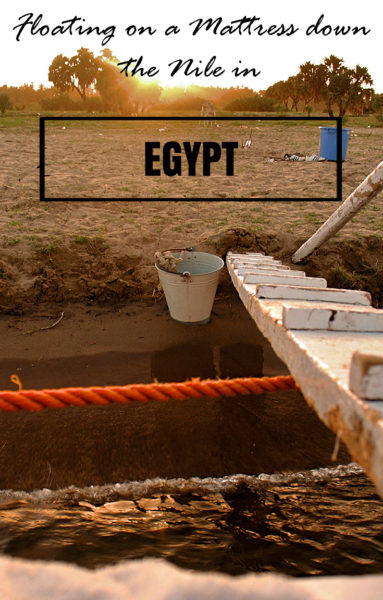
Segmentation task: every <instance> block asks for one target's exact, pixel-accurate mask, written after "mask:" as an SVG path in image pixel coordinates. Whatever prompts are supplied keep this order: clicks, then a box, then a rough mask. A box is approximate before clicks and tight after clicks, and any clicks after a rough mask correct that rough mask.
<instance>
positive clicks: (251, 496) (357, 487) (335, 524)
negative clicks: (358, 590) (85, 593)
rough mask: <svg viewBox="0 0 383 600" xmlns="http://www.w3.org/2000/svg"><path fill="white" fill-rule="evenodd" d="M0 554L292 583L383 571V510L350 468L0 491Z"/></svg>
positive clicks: (365, 482) (358, 471) (358, 472)
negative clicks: (271, 577)
mask: <svg viewBox="0 0 383 600" xmlns="http://www.w3.org/2000/svg"><path fill="white" fill-rule="evenodd" d="M0 550H1V551H2V552H4V553H6V554H10V555H12V556H19V557H24V558H33V559H43V560H60V561H67V562H74V563H77V564H79V565H82V566H87V567H99V566H102V565H109V564H113V563H116V562H119V561H121V560H123V559H133V558H142V557H148V556H151V557H161V558H164V559H167V560H169V561H171V562H173V563H175V564H177V565H179V566H182V567H184V568H191V569H195V570H215V571H223V572H226V573H231V574H242V573H248V572H251V571H257V572H261V571H274V572H280V573H286V574H289V575H294V576H300V575H322V574H330V575H332V574H362V573H378V572H382V571H383V503H382V502H381V500H380V499H379V497H378V496H377V495H376V493H375V490H374V487H373V486H372V485H371V484H370V483H369V482H368V480H366V478H365V477H364V475H363V471H362V470H361V469H360V468H359V467H358V466H357V465H355V464H351V465H347V466H343V467H337V468H334V469H317V470H313V471H306V472H302V473H294V474H291V475H287V476H286V475H260V476H258V477H251V476H244V475H235V476H231V477H225V478H220V479H198V478H193V479H174V480H163V479H162V480H161V479H153V480H147V481H145V482H133V483H121V484H114V485H106V486H100V487H88V488H83V489H78V488H75V487H70V488H66V489H64V490H59V491H51V490H48V489H44V490H40V491H36V492H32V493H26V492H13V491H2V492H0Z"/></svg>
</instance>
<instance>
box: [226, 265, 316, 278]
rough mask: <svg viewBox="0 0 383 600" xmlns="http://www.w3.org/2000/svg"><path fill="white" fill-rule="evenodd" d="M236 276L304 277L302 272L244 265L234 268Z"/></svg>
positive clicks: (304, 274)
mask: <svg viewBox="0 0 383 600" xmlns="http://www.w3.org/2000/svg"><path fill="white" fill-rule="evenodd" d="M234 268H235V269H236V270H237V274H238V275H241V276H242V277H243V276H244V275H282V276H285V277H306V273H305V272H304V271H292V270H287V269H275V268H270V267H255V266H251V265H250V266H249V265H246V266H244V267H240V266H239V267H234Z"/></svg>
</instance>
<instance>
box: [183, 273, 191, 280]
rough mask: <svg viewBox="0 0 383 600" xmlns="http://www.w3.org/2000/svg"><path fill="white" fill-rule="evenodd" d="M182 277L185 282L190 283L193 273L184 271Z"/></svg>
mask: <svg viewBox="0 0 383 600" xmlns="http://www.w3.org/2000/svg"><path fill="white" fill-rule="evenodd" d="M181 277H182V279H183V281H189V279H191V273H189V271H184V272H183V273H181Z"/></svg>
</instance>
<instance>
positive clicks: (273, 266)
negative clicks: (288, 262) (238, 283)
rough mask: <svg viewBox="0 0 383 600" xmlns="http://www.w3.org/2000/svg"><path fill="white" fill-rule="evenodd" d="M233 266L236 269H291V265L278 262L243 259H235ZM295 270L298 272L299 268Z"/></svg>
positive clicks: (283, 270)
mask: <svg viewBox="0 0 383 600" xmlns="http://www.w3.org/2000/svg"><path fill="white" fill-rule="evenodd" d="M233 267H234V269H243V268H245V267H248V268H249V269H257V270H258V269H269V270H272V271H282V272H285V271H290V270H291V269H290V267H286V266H285V265H279V264H276V263H264V262H260V263H258V262H257V263H255V262H248V261H241V260H235V261H234V263H233ZM295 272H297V270H295Z"/></svg>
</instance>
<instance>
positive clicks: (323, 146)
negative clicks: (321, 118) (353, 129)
mask: <svg viewBox="0 0 383 600" xmlns="http://www.w3.org/2000/svg"><path fill="white" fill-rule="evenodd" d="M319 129H320V147H319V156H323V158H326V159H327V160H336V158H337V157H336V151H337V143H336V127H319ZM349 135H350V129H342V160H345V159H346V153H347V145H348V138H349Z"/></svg>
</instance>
